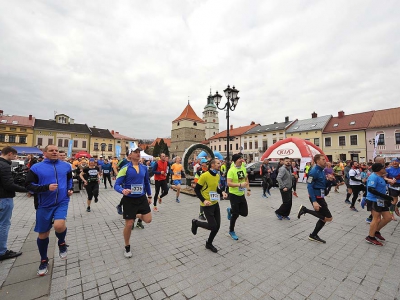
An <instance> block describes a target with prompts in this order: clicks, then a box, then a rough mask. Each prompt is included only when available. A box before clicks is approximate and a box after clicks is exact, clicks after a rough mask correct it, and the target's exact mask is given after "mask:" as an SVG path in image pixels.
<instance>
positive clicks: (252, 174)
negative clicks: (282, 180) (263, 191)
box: [246, 161, 279, 185]
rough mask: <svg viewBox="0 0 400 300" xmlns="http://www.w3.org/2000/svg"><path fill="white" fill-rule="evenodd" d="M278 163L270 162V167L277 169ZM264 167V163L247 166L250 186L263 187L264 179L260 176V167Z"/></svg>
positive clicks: (258, 162)
mask: <svg viewBox="0 0 400 300" xmlns="http://www.w3.org/2000/svg"><path fill="white" fill-rule="evenodd" d="M278 163H279V162H277V161H270V162H269V165H270V166H271V167H272V168H273V169H275V168H276V167H277V166H278ZM261 165H262V161H257V162H252V163H249V164H248V165H247V166H246V171H247V176H248V178H249V182H250V184H259V185H262V178H261V175H260V167H261Z"/></svg>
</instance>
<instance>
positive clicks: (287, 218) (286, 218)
mask: <svg viewBox="0 0 400 300" xmlns="http://www.w3.org/2000/svg"><path fill="white" fill-rule="evenodd" d="M282 218H283V219H285V220H289V221H290V218H289V216H287V217H282Z"/></svg>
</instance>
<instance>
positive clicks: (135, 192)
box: [114, 162, 151, 198]
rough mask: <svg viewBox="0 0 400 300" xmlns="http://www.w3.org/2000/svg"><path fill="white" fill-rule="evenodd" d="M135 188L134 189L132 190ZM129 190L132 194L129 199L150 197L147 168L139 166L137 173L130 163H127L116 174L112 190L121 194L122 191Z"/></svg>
mask: <svg viewBox="0 0 400 300" xmlns="http://www.w3.org/2000/svg"><path fill="white" fill-rule="evenodd" d="M133 186H134V187H135V189H134V188H133ZM124 189H130V190H132V194H129V195H128V196H125V197H129V198H139V197H142V196H143V195H146V194H147V195H148V196H150V195H151V187H150V180H149V174H148V171H147V166H145V165H142V164H139V173H138V172H136V170H135V168H134V167H133V166H132V163H131V162H129V163H128V164H126V165H125V166H123V167H122V169H121V170H120V171H119V172H118V176H117V181H115V185H114V190H116V191H117V192H118V193H120V194H122V190H124Z"/></svg>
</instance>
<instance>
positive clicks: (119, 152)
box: [115, 145, 121, 157]
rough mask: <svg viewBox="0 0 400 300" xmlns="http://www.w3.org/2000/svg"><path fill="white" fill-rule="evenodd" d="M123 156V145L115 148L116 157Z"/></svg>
mask: <svg viewBox="0 0 400 300" xmlns="http://www.w3.org/2000/svg"><path fill="white" fill-rule="evenodd" d="M120 155H121V145H116V146H115V156H116V157H119V156H120Z"/></svg>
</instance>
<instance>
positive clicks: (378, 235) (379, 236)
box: [375, 231, 386, 241]
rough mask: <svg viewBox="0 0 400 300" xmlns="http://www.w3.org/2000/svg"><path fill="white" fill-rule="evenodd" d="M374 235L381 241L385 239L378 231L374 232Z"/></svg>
mask: <svg viewBox="0 0 400 300" xmlns="http://www.w3.org/2000/svg"><path fill="white" fill-rule="evenodd" d="M375 237H376V238H378V239H380V240H381V241H386V240H385V238H384V237H383V236H382V235H381V233H380V232H379V231H376V232H375Z"/></svg>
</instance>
